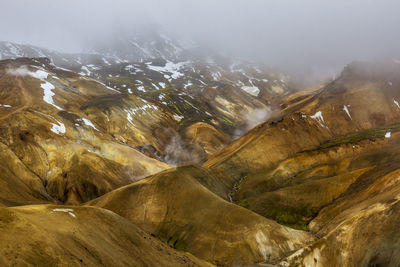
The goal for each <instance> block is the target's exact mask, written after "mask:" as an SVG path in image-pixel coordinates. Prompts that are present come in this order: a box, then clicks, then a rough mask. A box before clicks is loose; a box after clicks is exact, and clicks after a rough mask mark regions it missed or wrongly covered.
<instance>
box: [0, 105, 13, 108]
mask: <svg viewBox="0 0 400 267" xmlns="http://www.w3.org/2000/svg"><path fill="white" fill-rule="evenodd" d="M0 107H5V108H11V107H12V106H11V105H7V104H0Z"/></svg>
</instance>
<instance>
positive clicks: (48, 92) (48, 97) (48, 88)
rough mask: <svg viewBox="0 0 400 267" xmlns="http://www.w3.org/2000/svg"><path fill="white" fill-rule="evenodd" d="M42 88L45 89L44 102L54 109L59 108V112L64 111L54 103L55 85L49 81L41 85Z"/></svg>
mask: <svg viewBox="0 0 400 267" xmlns="http://www.w3.org/2000/svg"><path fill="white" fill-rule="evenodd" d="M40 87H42V88H43V100H44V102H46V103H48V104H50V105H52V106H53V107H55V108H57V109H58V110H63V109H62V108H60V107H59V106H57V105H56V104H55V103H54V101H53V96H54V95H55V94H54V93H53V89H54V88H55V87H54V85H53V84H51V83H49V82H48V81H45V82H44V83H42V84H41V85H40Z"/></svg>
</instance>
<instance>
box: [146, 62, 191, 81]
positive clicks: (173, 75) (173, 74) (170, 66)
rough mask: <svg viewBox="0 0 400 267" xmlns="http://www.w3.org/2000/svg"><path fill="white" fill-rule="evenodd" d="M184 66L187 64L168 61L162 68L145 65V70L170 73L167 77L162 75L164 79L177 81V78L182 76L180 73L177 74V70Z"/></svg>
mask: <svg viewBox="0 0 400 267" xmlns="http://www.w3.org/2000/svg"><path fill="white" fill-rule="evenodd" d="M186 64H187V62H178V63H174V62H171V61H168V62H167V63H166V64H165V66H164V67H161V66H152V65H147V68H149V69H151V70H154V71H157V72H162V73H164V74H165V73H170V74H169V75H164V77H165V78H166V79H168V80H171V79H178V78H180V77H182V76H184V74H183V73H182V72H179V70H180V69H182V68H183V67H184V66H185V65H186Z"/></svg>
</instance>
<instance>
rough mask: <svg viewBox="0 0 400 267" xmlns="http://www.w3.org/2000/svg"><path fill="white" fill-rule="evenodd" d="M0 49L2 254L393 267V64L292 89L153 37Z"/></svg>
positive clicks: (22, 259)
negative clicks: (66, 47)
mask: <svg viewBox="0 0 400 267" xmlns="http://www.w3.org/2000/svg"><path fill="white" fill-rule="evenodd" d="M0 55H1V59H2V60H0V148H1V149H0V159H1V161H0V162H1V163H0V170H1V172H0V206H1V207H0V232H1V235H2V237H3V236H4V238H2V240H0V244H1V245H0V248H1V249H0V253H1V257H0V263H1V265H5V266H13V265H29V264H31V265H42V266H45V265H85V266H99V265H100V266H115V265H118V264H119V265H124V266H210V265H213V264H215V265H217V266H234V265H259V266H265V265H266V266H269V265H274V266H398V265H399V264H400V259H399V257H398V256H397V255H399V252H400V251H399V249H398V248H399V246H398V244H399V241H398V240H400V239H399V236H398V233H397V232H398V231H397V225H398V222H399V216H398V215H397V214H398V213H397V211H398V205H397V204H398V200H399V192H400V191H399V185H398V184H399V183H398V178H399V169H400V161H399V159H400V158H399V156H398V155H399V149H400V135H399V133H398V132H399V129H400V124H399V123H400V104H399V101H400V94H399V92H400V91H399V89H400V78H399V77H400V64H398V63H396V62H374V63H367V62H354V63H351V64H349V65H348V66H346V67H345V68H344V70H343V72H342V73H341V75H340V76H338V77H337V78H336V79H335V80H333V81H329V82H327V83H325V84H316V85H314V86H312V87H311V88H296V85H295V83H294V82H293V81H291V79H290V77H289V76H288V75H286V74H284V73H281V72H279V71H276V70H274V69H271V68H268V67H266V66H263V65H260V64H256V63H254V62H246V61H242V60H233V59H229V58H225V57H223V56H221V55H218V54H215V53H212V52H211V51H206V50H204V49H201V48H198V47H197V48H196V46H190V47H188V46H186V45H184V44H183V43H182V42H180V41H177V40H176V39H174V38H172V37H170V36H168V35H167V34H161V33H159V32H152V31H149V32H148V33H146V34H144V35H136V36H130V35H128V37H124V38H122V37H119V36H118V38H117V37H116V38H114V39H112V40H107V41H105V42H99V43H98V44H97V45H96V47H91V48H88V49H87V50H86V52H85V53H76V54H68V53H59V52H57V51H52V50H48V49H44V48H39V47H35V46H31V45H20V44H14V43H10V42H1V43H0Z"/></svg>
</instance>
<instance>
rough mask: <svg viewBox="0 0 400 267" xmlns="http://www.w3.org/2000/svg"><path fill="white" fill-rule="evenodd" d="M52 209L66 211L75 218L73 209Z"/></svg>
mask: <svg viewBox="0 0 400 267" xmlns="http://www.w3.org/2000/svg"><path fill="white" fill-rule="evenodd" d="M53 211H55V212H65V213H68V214H69V215H70V216H72V217H74V218H76V215H75V214H74V213H73V211H74V210H73V209H60V208H56V209H53Z"/></svg>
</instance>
